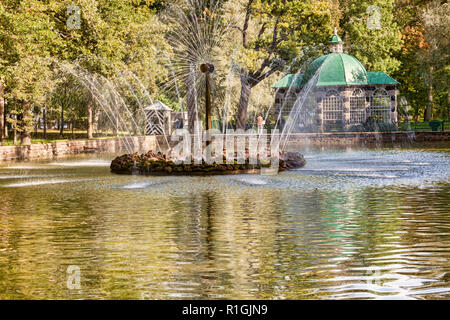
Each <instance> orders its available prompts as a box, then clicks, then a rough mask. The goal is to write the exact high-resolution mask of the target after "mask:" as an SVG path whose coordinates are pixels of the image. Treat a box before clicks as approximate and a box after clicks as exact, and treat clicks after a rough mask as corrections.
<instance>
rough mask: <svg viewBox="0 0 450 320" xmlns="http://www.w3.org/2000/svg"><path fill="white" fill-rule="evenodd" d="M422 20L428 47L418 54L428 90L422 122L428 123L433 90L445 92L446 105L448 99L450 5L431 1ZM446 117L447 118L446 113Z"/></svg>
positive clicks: (432, 104) (431, 110)
mask: <svg viewBox="0 0 450 320" xmlns="http://www.w3.org/2000/svg"><path fill="white" fill-rule="evenodd" d="M422 20H423V25H424V30H425V37H426V40H427V43H428V46H427V48H426V50H422V51H420V52H419V59H420V61H422V66H423V68H424V69H425V71H424V75H425V80H426V83H427V84H428V88H429V91H428V104H427V108H426V110H425V115H424V120H425V121H430V120H431V119H432V118H433V109H434V96H433V92H434V88H435V87H436V86H438V87H440V88H442V89H443V90H445V91H446V96H447V99H446V100H447V103H448V101H449V99H450V98H449V96H448V80H449V76H450V66H449V51H448V48H449V47H450V25H449V20H450V5H449V4H448V3H441V1H433V2H432V3H431V4H430V5H429V6H427V7H426V8H425V10H424V11H423V13H422ZM427 71H428V72H427ZM446 116H447V117H448V113H447V115H446Z"/></svg>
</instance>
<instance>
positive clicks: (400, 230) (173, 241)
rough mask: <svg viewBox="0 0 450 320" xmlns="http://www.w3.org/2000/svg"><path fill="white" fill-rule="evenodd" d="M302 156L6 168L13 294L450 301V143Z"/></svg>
mask: <svg viewBox="0 0 450 320" xmlns="http://www.w3.org/2000/svg"><path fill="white" fill-rule="evenodd" d="M300 151H301V152H302V153H304V154H305V158H306V159H307V161H308V163H307V165H306V167H304V168H302V169H299V170H294V171H289V172H283V173H281V174H279V175H275V176H261V175H237V176H217V177H139V176H122V175H114V174H112V173H110V171H109V163H110V160H111V159H112V158H113V155H102V156H89V157H73V158H65V159H63V160H61V159H58V160H53V161H47V162H23V163H10V164H0V299H43V298H51V299H219V298H221V299H372V298H387V299H397V298H403V299H405V298H406V299H430V298H433V299H448V298H450V180H449V178H450V173H449V172H450V171H449V168H450V152H449V151H448V149H443V150H439V149H429V148H414V149H396V148H391V149H389V148H387V149H351V148H346V149H324V150H313V149H310V150H300ZM69 266H76V267H77V268H79V270H80V286H81V287H80V288H79V289H78V288H75V289H74V288H71V287H70V286H68V276H69V274H68V273H67V269H68V267H69Z"/></svg>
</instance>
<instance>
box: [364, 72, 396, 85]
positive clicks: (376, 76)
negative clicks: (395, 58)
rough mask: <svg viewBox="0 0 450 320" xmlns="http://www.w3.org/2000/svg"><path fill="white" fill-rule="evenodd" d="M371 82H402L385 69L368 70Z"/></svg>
mask: <svg viewBox="0 0 450 320" xmlns="http://www.w3.org/2000/svg"><path fill="white" fill-rule="evenodd" d="M367 75H368V77H369V78H368V79H369V84H400V82H398V81H397V80H395V79H394V78H391V77H390V76H388V75H387V74H386V73H384V72H383V71H375V72H367Z"/></svg>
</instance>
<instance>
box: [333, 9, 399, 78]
mask: <svg viewBox="0 0 450 320" xmlns="http://www.w3.org/2000/svg"><path fill="white" fill-rule="evenodd" d="M394 2H395V1H394V0H352V1H349V0H343V1H341V6H340V7H341V9H342V15H343V17H342V20H341V24H340V27H341V29H342V30H343V31H344V33H343V40H344V41H345V42H346V45H347V51H348V52H349V53H350V54H351V55H354V56H355V57H356V58H357V59H358V60H359V61H361V63H362V64H363V65H364V66H365V67H366V68H367V69H368V70H369V71H384V72H386V73H387V74H391V73H392V72H394V71H396V70H398V69H399V68H400V64H401V63H400V61H399V60H398V59H396V57H395V53H396V52H398V51H399V50H400V49H401V45H402V39H401V33H400V30H401V26H399V25H398V23H397V20H396V19H395V16H394V14H395V12H394ZM370 6H376V7H372V8H373V9H372V8H369V7H370ZM376 8H379V9H376ZM378 10H379V11H378ZM378 12H379V15H378ZM371 19H374V21H373V20H371ZM378 19H379V24H378Z"/></svg>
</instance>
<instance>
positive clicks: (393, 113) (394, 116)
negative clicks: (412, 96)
mask: <svg viewBox="0 0 450 320" xmlns="http://www.w3.org/2000/svg"><path fill="white" fill-rule="evenodd" d="M388 95H389V96H390V99H391V121H392V122H394V123H397V121H398V110H397V106H398V104H397V96H398V90H397V88H394V89H392V90H388Z"/></svg>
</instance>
